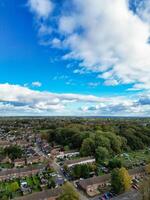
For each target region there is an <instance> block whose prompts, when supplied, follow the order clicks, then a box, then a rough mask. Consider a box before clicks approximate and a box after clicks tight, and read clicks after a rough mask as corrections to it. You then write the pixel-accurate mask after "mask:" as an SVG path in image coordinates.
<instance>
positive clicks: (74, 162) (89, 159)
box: [64, 157, 95, 168]
mask: <svg viewBox="0 0 150 200" xmlns="http://www.w3.org/2000/svg"><path fill="white" fill-rule="evenodd" d="M89 163H95V158H93V157H83V158H80V159H75V160H67V161H65V163H64V166H67V167H68V168H70V167H74V166H75V165H82V164H89Z"/></svg>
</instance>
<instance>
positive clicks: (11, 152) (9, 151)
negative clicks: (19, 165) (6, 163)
mask: <svg viewBox="0 0 150 200" xmlns="http://www.w3.org/2000/svg"><path fill="white" fill-rule="evenodd" d="M4 154H5V155H7V156H8V157H9V158H11V159H12V160H14V159H16V158H21V157H22V154H23V151H22V149H21V148H20V147H19V146H17V145H15V146H10V147H6V148H5V149H4Z"/></svg>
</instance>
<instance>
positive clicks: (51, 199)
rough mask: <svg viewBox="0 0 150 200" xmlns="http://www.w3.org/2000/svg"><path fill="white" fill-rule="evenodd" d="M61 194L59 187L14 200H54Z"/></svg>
mask: <svg viewBox="0 0 150 200" xmlns="http://www.w3.org/2000/svg"><path fill="white" fill-rule="evenodd" d="M61 193H62V189H61V188H60V187H58V188H54V189H50V190H44V191H42V192H36V193H32V194H30V195H26V196H23V197H19V198H17V199H16V200H29V199H32V200H56V199H57V198H58V197H59V196H60V194H61Z"/></svg>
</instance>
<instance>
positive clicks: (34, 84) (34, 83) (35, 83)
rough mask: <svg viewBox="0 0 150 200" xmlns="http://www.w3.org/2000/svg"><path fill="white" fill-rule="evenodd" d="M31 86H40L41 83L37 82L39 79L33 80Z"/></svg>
mask: <svg viewBox="0 0 150 200" xmlns="http://www.w3.org/2000/svg"><path fill="white" fill-rule="evenodd" d="M32 86H34V87H41V86H42V83H41V82H39V81H35V82H32Z"/></svg>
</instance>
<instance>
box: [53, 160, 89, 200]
mask: <svg viewBox="0 0 150 200" xmlns="http://www.w3.org/2000/svg"><path fill="white" fill-rule="evenodd" d="M52 165H53V167H54V169H55V170H56V171H57V173H58V174H60V175H61V176H62V177H63V178H64V179H66V177H65V176H64V174H63V172H62V171H61V167H60V166H59V165H58V164H57V163H56V160H54V161H53V164H52ZM69 182H70V184H72V186H73V188H74V189H75V191H77V193H78V194H79V196H80V200H89V198H88V197H86V196H85V195H84V194H83V192H82V191H80V190H78V189H77V188H76V187H75V186H74V184H73V182H72V181H69Z"/></svg>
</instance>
